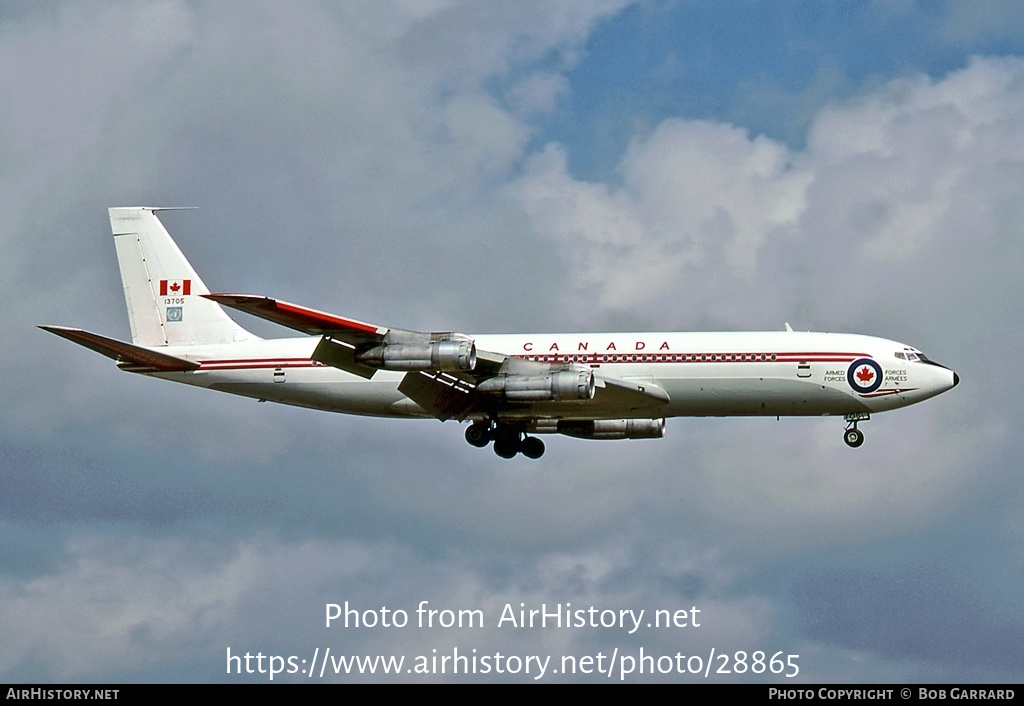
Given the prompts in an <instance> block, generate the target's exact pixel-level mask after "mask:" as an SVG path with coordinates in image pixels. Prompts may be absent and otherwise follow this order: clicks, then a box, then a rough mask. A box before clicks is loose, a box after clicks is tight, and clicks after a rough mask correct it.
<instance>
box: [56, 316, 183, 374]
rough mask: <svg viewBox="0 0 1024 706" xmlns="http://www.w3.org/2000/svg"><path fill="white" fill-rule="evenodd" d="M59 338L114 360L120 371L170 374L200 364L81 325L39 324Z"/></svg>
mask: <svg viewBox="0 0 1024 706" xmlns="http://www.w3.org/2000/svg"><path fill="white" fill-rule="evenodd" d="M39 328H41V329H43V330H44V331H49V332H50V333H52V334H56V335H57V336H60V337H61V338H66V339H68V340H69V341H74V342H75V343H77V344H78V345H80V346H85V347H86V348H88V349H89V350H93V351H96V352H97V353H100V354H102V355H105V356H107V357H108V358H111V359H113V360H115V361H117V365H118V367H119V368H121V369H122V370H127V371H129V372H133V373H171V372H184V371H187V370H195V369H196V368H198V367H199V363H195V362H193V361H191V360H185V359H184V358H176V357H174V356H173V355H167V354H165V353H156V352H154V351H151V350H149V349H148V348H140V347H139V346H133V345H132V344H130V343H124V342H123V341H118V340H115V339H113V338H107V337H106V336H100V335H99V334H97V333H89V332H88V331H83V330H82V329H80V328H64V327H63V326H40V327H39Z"/></svg>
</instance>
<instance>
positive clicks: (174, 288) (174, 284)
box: [171, 282, 181, 294]
mask: <svg viewBox="0 0 1024 706" xmlns="http://www.w3.org/2000/svg"><path fill="white" fill-rule="evenodd" d="M179 289H181V285H180V284H178V283H177V282H174V283H173V284H171V291H172V292H174V293H175V294H177V293H178V290H179Z"/></svg>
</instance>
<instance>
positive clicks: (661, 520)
mask: <svg viewBox="0 0 1024 706" xmlns="http://www.w3.org/2000/svg"><path fill="white" fill-rule="evenodd" d="M0 94H2V95H3V96H4V100H3V103H2V105H0V194H2V196H0V203H2V208H0V297H2V298H0V301H2V304H3V311H4V316H3V321H2V324H0V331H2V335H0V352H2V354H3V358H4V360H6V361H7V366H6V370H5V373H4V374H3V376H0V394H2V399H3V402H4V404H3V405H2V407H0V483H2V488H3V492H2V493H0V680H2V681H6V682H54V683H60V682H99V683H103V682H203V683H205V682H246V683H248V682H256V683H259V682H264V681H270V676H271V675H270V674H269V673H268V667H269V664H270V663H269V661H268V662H265V663H263V664H262V665H257V664H252V665H250V666H251V667H252V668H253V673H248V672H246V671H245V667H244V665H242V666H241V667H239V666H237V665H238V664H239V663H237V662H236V663H235V664H236V668H235V669H234V671H233V672H232V670H231V665H232V662H231V661H230V660H229V659H228V656H229V655H235V656H238V655H244V654H245V653H250V654H252V655H257V654H262V655H264V656H266V657H267V658H268V660H269V656H278V657H280V658H282V660H284V661H282V662H278V663H277V664H278V666H282V667H287V665H288V663H287V659H288V658H289V657H294V658H295V659H296V660H298V661H296V662H295V665H300V664H304V663H302V662H301V660H303V659H306V660H311V659H313V655H314V653H316V654H317V655H322V654H324V653H325V651H326V650H328V649H329V650H330V653H331V654H332V655H336V656H351V655H358V656H367V657H372V656H374V655H381V656H389V655H394V656H402V657H404V658H405V659H407V660H409V661H410V662H413V661H414V660H416V659H417V658H419V657H426V658H428V661H429V658H431V657H433V656H437V655H452V654H454V651H455V650H458V651H459V654H462V655H464V656H465V655H466V654H471V655H475V656H479V657H483V656H485V655H486V656H491V657H493V656H495V655H498V654H500V655H503V658H504V660H505V661H504V662H501V663H500V664H501V665H502V670H503V671H500V672H499V671H498V664H499V663H498V662H495V661H493V660H492V661H491V662H489V663H488V664H490V665H491V670H490V672H488V673H477V674H452V673H451V672H450V670H449V671H448V672H446V673H443V674H441V673H430V674H414V673H409V672H407V671H406V672H404V673H401V674H399V675H383V674H381V673H379V672H378V673H375V674H369V673H364V674H333V673H332V671H328V672H327V673H325V674H324V675H323V676H320V675H315V676H314V677H313V678H312V679H311V678H310V677H309V676H308V675H306V674H304V673H297V672H296V673H291V674H289V673H287V669H286V670H285V671H284V672H282V673H278V674H276V675H274V681H285V682H288V681H311V680H312V681H324V682H335V681H336V682H356V681H360V682H392V681H416V682H420V681H422V682H435V681H459V682H463V681H464V682H486V681H512V682H534V681H540V682H556V681H571V682H588V681H598V680H604V681H618V680H620V679H621V680H624V681H626V682H630V683H632V682H647V681H678V682H687V681H694V682H701V681H710V682H718V683H729V682H737V681H739V682H750V681H754V682H772V683H778V684H785V685H795V684H807V683H836V682H864V683H870V682H897V683H921V682H949V683H968V682H972V683H977V682H982V683H999V682H1010V683H1013V682H1016V683H1020V682H1021V681H1024V664H1022V661H1021V655H1022V654H1024V597H1022V596H1024V591H1021V587H1022V586H1024V552H1022V543H1024V520H1022V519H1021V514H1020V511H1019V508H1020V507H1021V505H1022V504H1024V488H1022V485H1021V481H1020V473H1019V471H1020V462H1019V459H1020V457H1021V455H1022V453H1024V441H1022V439H1021V435H1019V434H1016V433H1015V432H1013V429H1014V428H1015V421H1014V420H1015V419H1016V418H1020V417H1021V416H1022V415H1024V400H1022V399H1021V396H1020V394H1019V386H1018V385H1016V381H1017V380H1018V378H1019V374H1018V373H1017V372H1016V370H1015V369H1014V364H1012V361H1013V360H1014V359H1015V358H1014V356H1015V355H1016V354H1017V353H1018V352H1019V351H1020V349H1021V345H1022V343H1024V340H1022V339H1024V334H1022V332H1021V322H1022V313H1024V306H1022V305H1024V297H1022V292H1024V290H1022V288H1021V287H1020V285H1019V278H1020V272H1021V271H1022V264H1024V262H1022V261H1024V240H1022V239H1021V238H1020V237H1019V231H1020V228H1021V223H1022V222H1024V14H1022V13H1021V12H1020V11H1019V6H1018V5H1017V3H1014V2H1009V1H1006V2H998V1H992V2H987V3H983V4H982V3H973V2H927V3H925V2H913V1H911V0H891V1H883V0H875V1H867V2H860V3H849V2H810V1H807V2H803V1H794V2H785V3H775V2H755V1H753V0H749V1H744V0H736V1H735V2H731V3H720V2H711V1H705V0H692V1H685V0H678V1H676V2H672V1H667V0H666V1H663V2H657V1H654V0H647V1H643V0H641V1H640V2H630V1H629V0H592V1H589V2H586V1H582V0H573V1H572V2H556V1H549V0H545V1H543V2H541V1H539V0H538V1H536V2H503V1H496V2H488V3H480V2H472V1H466V2H461V1H459V0H424V1H416V0H392V1H390V2H384V1H382V2H372V3H371V2H311V1H308V2H292V3H278V2H259V1H249V2H231V1H225V2H186V1H183V0H148V1H146V2H132V1H130V0H126V1H120V2H104V1H103V0H97V1H96V2H91V3H88V4H83V3H78V2H58V1H54V2H25V1H20V0H7V2H4V3H2V4H0ZM132 205H150V206H197V207H199V208H198V210H193V211H177V212H167V213H164V214H162V218H163V221H164V223H165V225H166V226H167V227H168V229H169V230H170V232H171V233H172V235H174V237H175V238H176V240H177V242H178V244H179V245H180V246H181V248H182V250H183V251H184V252H185V253H186V254H187V255H188V257H189V258H190V260H191V262H192V263H193V265H195V267H196V268H197V270H198V271H199V272H200V274H201V275H202V277H203V279H204V280H205V282H206V283H207V284H208V285H209V286H210V287H211V289H213V290H214V291H242V292H252V293H257V294H266V295H268V296H275V297H280V298H282V299H285V300H288V301H293V302H297V303H301V304H304V305H307V306H311V307H315V308H317V309H321V310H325V311H331V312H335V313H337V314H340V315H345V316H351V317H354V318H357V319H360V320H364V321H373V322H378V323H381V324H384V325H388V326H394V327H399V328H406V329H414V330H456V331H464V332H467V333H477V332H547V331H617V330H626V331H630V330H634V331H642V330H680V331H689V330H738V331H743V330H781V329H783V327H784V326H785V324H786V322H789V323H790V324H791V325H792V326H793V328H795V329H798V330H828V331H846V332H856V333H864V334H870V335H875V336H881V337H884V338H890V339H894V340H898V341H902V342H905V343H907V344H910V345H913V346H916V347H918V348H920V349H922V350H924V351H925V352H926V353H927V354H928V355H929V356H930V357H931V358H933V359H935V360H938V361H940V362H942V363H944V364H946V365H948V366H950V367H952V368H953V369H955V370H956V371H957V372H958V374H959V375H960V378H961V383H960V385H959V386H958V387H957V388H956V389H955V390H953V391H951V392H948V393H946V394H945V395H943V396H941V397H939V398H936V399H934V400H930V401H928V402H926V403H924V404H921V405H918V406H915V407H911V408H908V409H904V410H899V411H894V412H890V413H886V414H882V415H876V416H875V417H874V418H873V419H872V420H871V421H870V422H868V423H865V424H863V425H862V427H861V428H862V430H863V431H864V432H865V435H866V443H865V444H864V446H863V447H861V448H859V449H856V450H854V449H849V448H847V447H846V446H845V445H844V444H843V443H842V430H843V426H844V424H843V422H842V420H841V419H838V418H806V419H804V418H789V419H782V420H780V421H776V420H775V419H713V418H707V419H704V418H700V419H672V420H669V422H668V427H667V434H666V437H665V438H664V439H661V440H657V441H653V440H633V441H620V442H587V441H582V440H576V439H570V438H563V437H548V439H547V440H548V452H547V454H546V455H545V456H544V458H543V459H541V460H540V461H529V460H527V459H524V458H522V457H519V458H517V459H515V460H513V461H511V462H509V461H505V460H502V459H499V458H498V457H496V456H495V455H494V454H493V453H491V452H490V451H488V450H479V449H474V448H472V447H470V446H469V445H468V444H466V443H465V442H464V441H463V439H462V432H463V429H462V428H460V427H459V426H458V425H456V424H454V423H451V422H449V423H446V424H440V423H438V422H434V421H422V420H421V421H410V420H382V419H366V418H359V417H350V416H341V415H334V414H329V413H324V412H316V411H312V410H301V409H294V408H287V407H283V406H275V405H272V404H257V403H255V402H253V401H251V400H246V399H242V398H234V397H230V396H226V395H218V394H215V393H213V392H210V391H207V390H199V389H195V388H190V387H185V386H176V385H171V384H167V383H162V382H160V381H155V380H151V379H146V378H145V377H141V376H137V375H131V374H127V373H123V372H120V371H118V370H116V369H115V368H114V366H113V365H111V363H110V361H109V360H107V359H105V358H102V357H101V356H97V355H95V354H93V353H91V352H89V351H87V350H85V349H83V348H80V347H78V346H74V345H71V344H70V343H68V342H67V341H63V340H60V339H58V338H56V337H54V336H51V335H49V334H47V333H45V332H43V331H40V330H39V329H37V328H36V326H37V325H39V324H53V325H65V326H76V327H82V328H85V329H87V330H90V331H95V332H97V333H100V334H103V335H107V336H111V337H115V338H120V339H130V331H129V327H128V323H127V317H126V315H125V309H124V299H123V295H122V290H121V284H120V278H119V275H118V270H117V264H116V259H115V254H114V248H113V247H112V243H111V240H112V238H111V236H110V229H109V221H108V217H107V208H108V207H110V206H132ZM242 323H243V324H244V325H246V326H247V327H251V328H252V329H253V330H255V331H257V332H259V333H260V334H261V335H287V333H288V332H287V331H285V330H283V329H279V328H275V327H272V326H269V325H267V324H265V323H263V322H254V321H253V320H251V319H246V320H244V321H243V322H242ZM423 601H426V602H427V603H426V605H427V606H428V607H430V608H434V609H437V610H444V609H447V610H451V611H459V610H465V611H479V614H480V615H482V616H484V618H485V625H483V626H482V627H480V626H475V625H464V626H463V627H461V628H460V627H457V626H453V627H442V626H439V625H435V626H433V627H419V625H418V624H417V613H416V609H417V607H418V606H419V605H421V602H423ZM346 603H347V604H348V606H349V607H351V608H353V609H354V610H356V611H357V612H358V615H359V616H360V619H361V620H380V621H383V616H382V613H383V612H384V609H386V610H387V611H389V612H390V614H391V616H392V617H394V616H395V615H396V614H397V615H401V614H400V613H398V611H405V612H406V613H407V615H408V616H409V624H408V625H406V626H404V627H398V626H391V627H385V626H382V625H377V626H376V627H366V626H363V625H360V626H358V627H357V626H355V625H354V624H353V625H350V626H348V627H345V626H344V624H343V621H334V622H333V623H332V624H331V625H330V626H328V625H327V621H326V619H325V617H326V616H325V614H326V611H327V609H328V608H327V606H328V605H330V604H337V605H340V606H345V605H346ZM506 604H508V605H511V606H512V607H513V608H518V607H519V606H520V604H524V605H525V607H526V608H527V609H538V608H540V607H541V606H542V605H546V606H548V608H549V609H550V608H551V607H552V606H563V607H564V606H565V605H566V604H570V605H571V606H572V607H573V608H575V609H588V608H590V607H591V606H593V607H594V608H595V609H597V611H604V610H609V611H615V614H616V615H618V611H622V610H625V611H628V610H632V611H640V610H644V611H645V616H651V615H653V611H656V610H664V611H670V612H672V613H674V612H675V611H681V610H685V611H690V610H691V609H692V608H694V607H696V608H698V609H699V611H700V613H699V621H700V625H699V626H698V625H696V624H694V623H696V622H697V621H696V620H694V618H695V617H696V615H698V614H693V613H688V614H687V615H688V618H687V625H686V626H685V627H680V626H672V627H661V628H646V627H642V628H640V629H638V630H636V631H635V632H634V633H633V634H629V631H628V630H626V629H622V628H620V627H602V626H597V627H589V626H587V627H562V628H558V627H553V626H550V625H549V626H547V627H532V628H530V627H516V626H513V625H511V624H509V623H508V622H505V623H504V624H502V625H501V626H499V625H498V621H499V618H500V616H501V614H502V611H503V609H504V607H505V606H506ZM439 615H440V614H439ZM354 620H355V619H354V618H353V623H354ZM472 650H476V652H475V653H474V652H472ZM641 650H642V651H643V654H646V655H649V656H651V655H653V656H655V657H660V656H663V655H676V654H683V655H686V656H688V657H693V656H697V657H699V658H700V659H701V660H702V661H703V663H709V662H711V661H712V659H711V658H710V655H711V654H712V650H714V654H715V655H718V656H719V658H721V656H722V655H725V656H726V657H727V658H728V659H727V661H728V663H729V664H728V666H729V667H736V669H733V670H732V671H728V672H726V671H724V670H723V671H719V670H718V668H719V667H720V666H721V665H722V662H719V661H718V660H714V665H715V669H714V670H713V671H712V672H711V673H709V675H708V676H707V677H705V676H704V675H703V674H700V675H699V676H695V675H680V674H675V673H671V674H660V673H658V674H638V673H632V674H626V675H623V674H621V673H618V672H616V673H614V674H612V676H611V678H609V677H608V676H605V675H597V674H593V673H591V674H584V673H578V674H575V675H573V674H563V673H561V672H560V673H557V674H555V673H554V672H553V671H552V669H553V668H555V666H556V665H555V664H554V662H555V661H560V660H561V658H562V657H563V656H571V657H573V658H576V659H580V658H583V657H586V656H591V657H594V658H595V659H596V656H597V655H599V654H603V655H605V656H606V659H607V656H608V655H610V654H613V653H614V654H619V655H622V656H631V657H639V655H640V654H641ZM759 651H760V652H764V653H765V654H766V655H768V658H767V659H766V660H765V662H767V661H768V660H770V658H771V656H772V655H775V654H781V655H782V657H781V659H783V660H785V659H787V658H788V656H789V655H799V657H798V658H797V659H796V660H795V662H794V664H795V665H797V666H798V667H799V670H798V673H797V674H796V676H786V674H785V673H778V674H772V673H771V671H770V670H768V669H767V668H766V667H764V664H765V662H761V663H760V665H761V666H760V669H761V671H760V673H755V659H754V657H753V655H754V653H755V652H759ZM737 652H744V653H746V654H747V655H748V657H746V658H744V659H746V660H747V661H746V662H742V660H739V661H741V662H742V663H743V665H744V667H738V666H737V665H736V662H737V660H738V659H739V658H738V657H737V655H736V653H737ZM530 655H534V656H545V655H550V656H552V658H553V661H552V664H551V666H550V668H549V669H548V670H547V671H546V672H545V673H544V674H543V675H541V674H539V673H538V668H539V666H538V665H539V663H528V662H526V657H528V656H530ZM513 658H517V659H520V660H521V662H520V663H517V662H516V661H515V659H513ZM657 664H661V663H657ZM517 666H518V668H517ZM527 667H529V668H530V671H529V673H528V671H527ZM260 668H262V669H263V671H262V672H260V671H259V669H260ZM240 670H241V671H242V673H238V672H239V671H240ZM779 671H780V672H781V671H783V670H779ZM785 671H789V670H788V669H787V670H785Z"/></svg>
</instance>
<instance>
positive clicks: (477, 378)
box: [398, 350, 669, 421]
mask: <svg viewBox="0 0 1024 706" xmlns="http://www.w3.org/2000/svg"><path fill="white" fill-rule="evenodd" d="M570 370H571V371H573V372H575V373H580V372H582V373H584V374H585V373H586V372H588V371H589V372H593V371H592V369H591V368H590V367H589V366H586V365H582V364H578V363H577V364H573V365H571V366H569V365H562V364H549V363H539V362H536V361H530V360H523V359H522V358H517V357H515V356H508V355H505V354H503V353H493V352H490V351H479V350H478V351H477V366H476V368H475V369H474V370H473V371H472V372H464V371H456V372H441V371H429V370H421V371H416V372H410V373H408V374H406V376H405V379H404V380H402V383H401V384H400V385H399V387H398V389H399V391H401V392H402V394H404V395H405V396H406V397H409V398H410V399H411V400H413V401H414V402H416V404H418V405H419V406H420V407H422V408H423V409H425V410H427V411H428V412H430V413H431V414H432V415H434V416H435V417H437V418H438V419H440V420H441V421H444V420H446V419H453V418H454V419H458V420H460V421H461V420H463V419H466V418H467V417H469V416H471V415H473V414H476V413H491V412H497V413H498V414H499V415H500V414H501V411H502V409H503V408H506V407H507V406H509V404H510V402H509V400H507V399H504V398H502V397H500V396H496V395H494V394H490V393H489V392H486V391H482V390H483V389H485V388H488V387H490V386H493V383H489V382H488V381H489V380H491V379H493V378H501V377H505V378H514V377H516V376H519V377H521V378H525V377H530V378H534V379H539V378H544V377H545V376H549V375H552V374H557V373H561V372H567V371H570ZM593 380H594V395H593V397H591V398H588V399H577V400H572V401H570V402H566V401H564V400H563V401H539V400H534V401H531V402H528V403H527V404H529V405H530V406H531V407H532V409H533V410H534V411H535V412H536V413H538V414H539V415H541V416H546V414H547V412H546V411H545V407H546V406H549V405H557V406H558V409H559V410H560V411H561V412H566V410H567V409H568V410H571V412H570V413H571V414H572V415H574V416H580V417H586V416H587V415H588V411H589V410H591V409H593V410H597V409H602V410H606V409H609V408H615V409H617V410H621V411H622V412H625V411H627V410H633V409H650V408H652V407H654V408H656V407H659V406H660V405H663V404H666V403H668V402H669V396H668V393H667V392H665V391H664V390H663V389H661V388H660V387H658V386H657V385H655V384H653V383H650V382H646V381H644V382H640V383H637V382H633V381H629V380H622V379H619V378H614V377H609V376H605V375H597V374H594V377H593ZM478 388H480V389H478ZM512 404H515V403H512Z"/></svg>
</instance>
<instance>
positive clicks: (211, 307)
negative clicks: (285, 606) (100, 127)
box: [40, 206, 960, 459]
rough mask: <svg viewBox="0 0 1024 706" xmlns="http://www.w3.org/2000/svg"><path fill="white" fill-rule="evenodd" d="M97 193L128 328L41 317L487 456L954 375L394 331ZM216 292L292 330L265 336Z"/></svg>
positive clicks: (858, 406) (844, 410)
mask: <svg viewBox="0 0 1024 706" xmlns="http://www.w3.org/2000/svg"><path fill="white" fill-rule="evenodd" d="M162 210H169V209H162V208H152V207H141V206H138V207H126V208H111V209H109V212H110V224H111V228H112V230H113V234H114V245H115V249H116V251H117V258H118V264H119V267H120V271H121V279H122V283H123V285H124V294H125V300H126V303H127V307H128V318H129V322H130V324H131V332H132V343H126V342H123V341H119V340H115V339H112V338H107V337H105V336H101V335H98V334H95V333H90V332H88V331H84V330H82V329H77V328H66V327H61V326H40V328H42V329H44V330H46V331H49V332H50V333H53V334H56V335H58V336H61V337H63V338H66V339H68V340H70V341H73V342H75V343H77V344H79V345H82V346H85V347H86V348H89V349H91V350H93V351H96V352H98V353H101V354H102V355H105V356H107V357H108V358H111V359H113V360H114V361H115V362H116V364H117V367H118V368H120V369H121V370H125V371H128V372H132V373H138V374H142V375H147V376H151V377H156V378H160V379H164V380H171V381H174V382H181V383H186V384H189V385H196V386H199V387H206V388H209V389H211V390H218V391H221V392H229V393H232V394H236V395H242V396H245V397H250V398H255V399H258V400H259V401H261V402H263V401H271V402H278V403H283V404H288V405H296V406H300V407H310V408H315V409H321V410H328V411H332V412H343V413H348V414H358V415H368V416H378V417H419V418H434V419H439V420H441V421H446V420H449V419H454V420H457V421H458V422H460V423H468V426H467V428H466V430H465V438H466V441H468V442H469V443H470V444H472V445H473V446H476V447H481V448H483V447H486V446H488V445H489V444H490V445H492V446H493V450H494V453H496V454H497V455H498V456H500V457H502V458H513V457H515V456H516V455H517V454H522V455H523V456H526V457H528V458H532V459H536V458H540V457H541V456H542V455H543V454H544V450H545V446H544V442H543V441H542V440H541V439H540V438H539V436H541V435H545V434H562V435H565V436H570V437H576V438H580V439H604V440H607V439H655V438H661V437H662V436H664V434H665V420H666V418H669V417H688V416H698V417H704V416H723V417H728V416H773V417H782V416H842V417H843V418H844V420H845V421H846V429H845V433H844V437H843V438H844V440H845V442H846V444H847V445H848V446H850V447H854V448H856V447H859V446H860V445H861V444H862V443H863V442H864V433H863V432H862V431H861V430H860V429H859V428H858V424H859V423H860V422H863V421H867V420H868V419H870V417H871V415H872V414H874V413H878V412H883V411H887V410H891V409H897V408H899V407H906V406H908V405H911V404H915V403H917V402H920V401H922V400H926V399H928V398H930V397H934V396H935V395H938V394H940V393H942V392H945V391H946V390H949V389H951V388H953V387H955V386H956V385H957V384H958V383H959V382H960V377H959V376H958V375H957V374H956V373H955V372H953V371H952V370H951V369H949V368H947V367H945V366H943V365H940V364H939V363H936V362H935V361H933V360H931V359H929V358H928V357H926V356H925V355H924V354H923V353H922V352H921V351H919V350H918V349H916V348H913V347H911V346H907V345H905V344H902V343H897V342H895V341H890V340H885V339H882V338H876V337H872V336H865V335H859V334H846V333H814V332H797V331H793V330H792V328H791V327H790V326H789V324H786V330H785V331H767V332H725V333H657V332H638V333H573V334H569V333H559V334H552V333H531V334H486V335H474V336H469V335H465V334H461V333H454V332H433V333H428V332H418V331H406V330H402V329H397V328H391V327H388V326H382V325H379V324H374V323H367V322H364V321H358V320H356V319H350V318H347V317H343V316H337V315H334V314H329V313H326V312H323V311H318V310H316V309H310V308H306V307H303V306H299V305H296V304H291V303H289V302H285V301H280V300H278V299H273V298H270V297H265V296H255V295H249V294H220V293H211V292H210V290H209V289H208V288H207V287H206V285H205V284H204V283H203V280H202V279H200V277H199V275H198V274H196V271H195V270H194V269H193V268H192V265H190V264H189V262H188V260H187V259H186V258H185V256H184V255H183V254H182V252H181V250H180V249H179V248H178V246H177V245H176V244H175V242H174V240H173V239H172V238H171V236H170V234H169V233H168V232H167V230H166V228H164V226H163V224H162V223H161V221H160V220H159V219H158V217H157V215H156V214H157V212H158V211H162ZM225 308H228V309H235V310H238V311H242V312H244V313H247V314H251V315H254V316H257V317H260V318H263V319H267V320H269V321H272V322H275V323H277V324H280V325H283V326H285V327H288V328H290V329H293V330H295V331H298V332H300V333H302V334H303V335H302V336H301V337H293V338H274V339H263V338H260V337H258V336H256V335H254V334H253V333H251V332H249V331H247V330H246V329H244V328H242V327H241V326H240V325H239V324H237V323H236V322H235V321H234V320H233V319H232V318H231V317H230V316H228V314H227V312H226V311H225Z"/></svg>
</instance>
